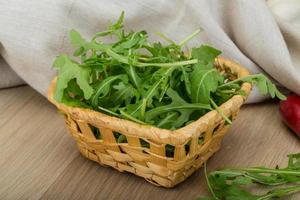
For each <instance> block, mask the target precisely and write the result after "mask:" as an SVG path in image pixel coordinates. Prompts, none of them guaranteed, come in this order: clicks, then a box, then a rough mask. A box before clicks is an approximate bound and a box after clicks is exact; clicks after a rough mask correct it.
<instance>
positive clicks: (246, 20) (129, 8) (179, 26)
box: [0, 0, 300, 102]
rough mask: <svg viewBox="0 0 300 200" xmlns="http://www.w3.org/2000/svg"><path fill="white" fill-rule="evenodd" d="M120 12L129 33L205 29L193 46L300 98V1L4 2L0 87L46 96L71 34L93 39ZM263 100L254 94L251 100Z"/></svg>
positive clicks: (176, 35)
mask: <svg viewBox="0 0 300 200" xmlns="http://www.w3.org/2000/svg"><path fill="white" fill-rule="evenodd" d="M122 10H124V11H125V15H126V16H125V26H126V28H127V29H135V30H140V29H145V30H147V31H148V33H150V34H151V33H154V32H156V31H159V32H162V33H164V34H165V35H168V36H169V37H171V38H173V39H174V40H175V41H180V40H181V39H183V38H184V37H186V36H187V35H189V34H190V33H192V32H193V31H194V30H195V29H197V28H199V27H202V28H203V29H204V31H203V32H202V33H201V34H200V35H199V36H198V37H196V38H195V39H194V40H193V41H191V42H190V43H189V46H190V47H192V46H196V45H199V44H201V43H207V44H211V45H213V46H215V47H216V48H218V49H220V50H222V51H223V56H224V57H227V58H231V59H233V60H235V61H237V62H239V63H241V64H242V65H244V66H245V67H247V68H248V69H249V70H250V71H251V72H252V73H259V72H264V73H266V74H268V75H269V76H271V77H272V78H273V80H276V83H277V84H279V85H281V86H284V87H285V88H287V89H289V90H290V91H293V92H295V93H298V94H300V1H299V0H269V1H267V2H266V1H265V0H251V1H249V0H184V1H183V0H177V1H173V0H172V1H171V0H169V1H168V0H149V1H147V0H131V1H118V0H99V1H88V0H68V1H67V0H65V1H61V0H31V1H23V0H11V1H7V0H0V43H1V44H0V53H1V55H2V57H3V58H1V59H0V88H4V87H11V86H16V85H20V84H24V83H25V82H26V83H27V84H29V85H30V86H32V87H33V88H34V89H36V90H37V91H38V92H40V93H41V94H43V95H46V93H47V87H48V85H49V83H50V80H51V78H53V77H54V76H55V71H54V70H53V69H52V62H53V60H54V58H55V56H56V55H58V54H59V53H61V52H68V53H71V52H72V48H71V45H70V42H69V40H68V33H69V30H70V29H72V28H74V29H76V30H78V31H79V32H80V33H82V35H83V36H85V37H86V38H90V37H91V36H92V35H93V33H95V32H97V31H100V30H103V29H105V28H106V26H107V25H108V23H109V21H112V20H116V19H117V18H118V16H119V15H120V13H121V11H122ZM151 35H152V36H151V37H150V39H151V40H154V39H158V38H156V37H155V35H153V34H151ZM19 77H20V78H19ZM263 99H264V97H261V96H260V95H259V93H258V92H257V91H256V90H254V92H252V95H251V98H250V101H249V102H258V101H262V100H263Z"/></svg>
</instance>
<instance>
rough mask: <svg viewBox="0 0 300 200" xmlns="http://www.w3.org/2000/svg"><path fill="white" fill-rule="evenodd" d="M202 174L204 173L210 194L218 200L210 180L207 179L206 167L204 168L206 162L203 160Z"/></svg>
mask: <svg viewBox="0 0 300 200" xmlns="http://www.w3.org/2000/svg"><path fill="white" fill-rule="evenodd" d="M204 175H205V179H206V182H207V186H208V189H209V191H210V193H211V194H212V196H213V198H214V199H216V200H219V198H218V197H217V196H216V194H215V192H214V190H213V188H212V186H211V184H210V182H209V179H208V175H207V169H206V162H204Z"/></svg>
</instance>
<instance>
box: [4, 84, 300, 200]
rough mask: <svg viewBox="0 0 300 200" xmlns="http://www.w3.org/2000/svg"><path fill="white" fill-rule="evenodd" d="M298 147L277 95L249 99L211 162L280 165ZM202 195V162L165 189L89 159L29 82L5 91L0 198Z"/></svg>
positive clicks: (218, 165) (211, 165) (214, 166)
mask: <svg viewBox="0 0 300 200" xmlns="http://www.w3.org/2000/svg"><path fill="white" fill-rule="evenodd" d="M294 152H300V140H298V139H297V138H296V137H295V136H294V135H293V134H292V133H291V132H290V131H289V130H288V129H287V128H286V127H285V126H284V125H283V124H282V122H281V121H280V115H279V112H278V105H277V104H276V102H268V103H262V104H256V105H250V106H244V107H243V108H242V110H241V112H240V114H239V116H238V119H237V120H236V121H235V122H234V125H233V127H232V128H231V130H230V132H229V133H228V135H227V136H225V139H224V141H223V144H222V148H221V150H220V151H219V152H217V153H216V154H215V155H214V156H213V157H212V158H211V159H210V160H209V162H208V166H207V167H208V170H209V171H210V170H214V169H217V168H221V167H225V166H234V167H236V166H262V165H266V166H272V167H274V166H275V165H276V164H279V165H281V166H282V165H285V163H286V161H287V159H286V155H287V154H289V153H294ZM205 194H207V186H206V182H205V179H204V176H203V169H200V170H198V171H197V172H196V173H194V174H193V175H192V176H191V177H190V178H188V180H186V181H185V182H183V183H181V184H180V185H178V186H177V187H175V188H173V189H165V188H161V187H156V186H153V185H151V184H149V183H148V182H146V181H145V180H144V179H142V178H139V177H136V176H134V175H132V174H129V173H120V172H118V171H115V170H114V169H112V168H106V167H101V166H99V165H98V164H96V163H94V162H92V161H89V160H87V159H85V158H84V157H82V156H81V155H80V154H79V152H78V151H77V148H76V144H75V142H74V141H73V139H72V138H71V136H70V135H69V134H68V133H67V130H66V128H65V125H64V121H63V118H62V116H60V115H59V114H58V113H57V111H56V109H55V108H54V106H52V105H50V103H48V102H47V100H46V99H45V98H44V97H42V96H41V95H39V94H38V93H36V92H35V91H33V90H32V89H31V88H29V87H28V86H23V87H17V88H12V89H4V90H0V199H1V200H2V199H4V200H6V199H8V200H10V199H12V200H17V199H105V200H109V199H130V200H135V199H136V200H140V199H151V200H153V199H164V200H169V199H172V200H173V199H180V200H181V199H188V200H193V199H195V198H196V197H199V196H201V195H205ZM286 199H294V200H296V199H300V194H299V195H294V196H290V197H288V198H286Z"/></svg>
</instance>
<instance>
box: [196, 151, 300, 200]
mask: <svg viewBox="0 0 300 200" xmlns="http://www.w3.org/2000/svg"><path fill="white" fill-rule="evenodd" d="M288 157H289V161H288V166H287V167H285V168H281V169H280V168H275V169H271V168H266V167H250V168H237V169H224V170H219V171H214V172H211V173H210V174H209V176H208V178H207V182H208V186H209V188H210V191H211V193H212V196H213V197H212V199H224V200H235V199H236V200H238V199H249V200H267V199H272V198H279V197H283V196H286V195H289V194H292V193H296V192H300V153H297V154H291V155H288ZM205 174H206V176H207V173H206V169H205ZM257 184H260V185H264V186H267V189H269V191H268V192H266V193H265V194H255V193H253V192H249V191H248V190H246V188H245V187H242V186H243V185H247V188H248V189H250V188H251V187H250V186H255V185H257ZM291 184H292V185H291ZM278 186H280V187H278ZM201 199H205V198H199V200H201Z"/></svg>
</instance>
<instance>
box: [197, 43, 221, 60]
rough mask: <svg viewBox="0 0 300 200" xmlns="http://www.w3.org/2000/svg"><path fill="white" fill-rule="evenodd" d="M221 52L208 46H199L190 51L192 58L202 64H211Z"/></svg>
mask: <svg viewBox="0 0 300 200" xmlns="http://www.w3.org/2000/svg"><path fill="white" fill-rule="evenodd" d="M221 53H222V52H221V51H219V50H218V49H215V48H213V47H211V46H208V45H201V46H200V47H198V48H193V49H192V57H193V58H196V59H198V60H199V61H201V62H203V63H204V64H207V63H212V62H213V61H214V59H215V58H216V57H217V56H218V55H220V54H221Z"/></svg>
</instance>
